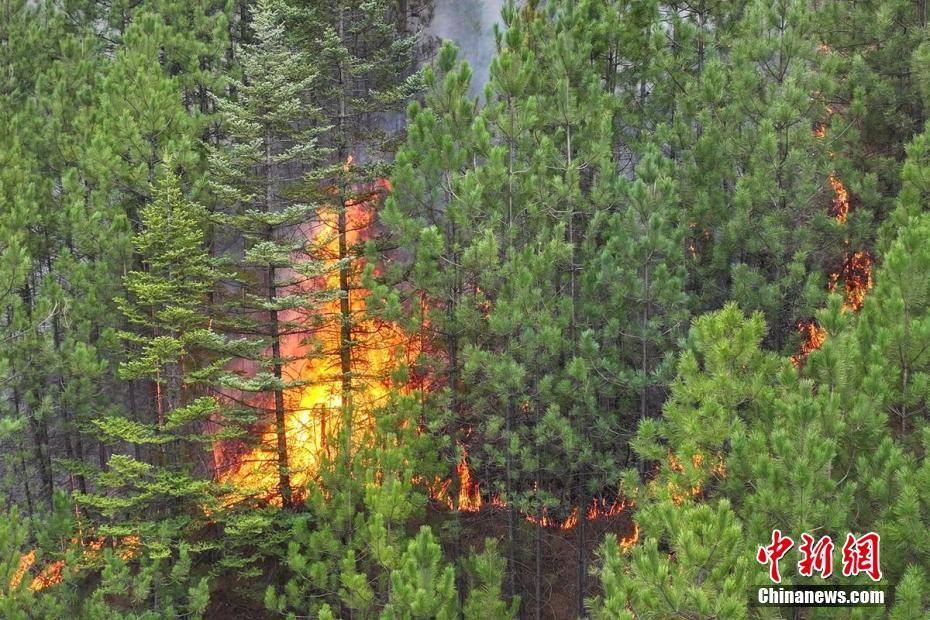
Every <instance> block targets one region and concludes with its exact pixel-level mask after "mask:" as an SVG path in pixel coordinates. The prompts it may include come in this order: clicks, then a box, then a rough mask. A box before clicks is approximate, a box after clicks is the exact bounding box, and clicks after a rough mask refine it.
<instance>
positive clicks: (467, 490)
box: [455, 452, 482, 512]
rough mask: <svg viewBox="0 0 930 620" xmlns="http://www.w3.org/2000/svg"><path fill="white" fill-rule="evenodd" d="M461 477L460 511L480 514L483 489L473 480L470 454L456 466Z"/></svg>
mask: <svg viewBox="0 0 930 620" xmlns="http://www.w3.org/2000/svg"><path fill="white" fill-rule="evenodd" d="M455 471H456V473H458V476H459V497H458V509H459V510H461V511H462V512H478V511H479V510H481V503H482V502H481V489H479V488H478V483H477V482H475V481H474V480H472V477H471V470H469V469H468V453H467V452H466V453H465V455H464V456H462V460H461V461H459V463H458V465H456V466H455Z"/></svg>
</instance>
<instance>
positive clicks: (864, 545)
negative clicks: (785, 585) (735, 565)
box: [756, 530, 882, 583]
mask: <svg viewBox="0 0 930 620" xmlns="http://www.w3.org/2000/svg"><path fill="white" fill-rule="evenodd" d="M880 546H881V537H880V536H879V535H878V534H877V533H875V532H869V533H868V534H863V535H862V536H859V537H858V538H857V537H856V536H854V535H853V534H847V535H846V543H845V544H844V545H843V576H844V577H855V576H856V575H859V574H860V573H864V574H866V575H868V576H869V577H870V578H871V579H872V580H873V581H880V580H881V578H882V570H881V563H880V558H879V547H880ZM792 547H794V541H793V540H792V539H791V538H790V537H788V536H785V535H784V534H782V533H781V530H772V542H771V543H770V544H768V545H766V546H764V547H759V550H758V552H757V553H756V560H757V561H758V562H759V564H762V565H763V566H768V567H769V578H770V579H771V580H772V581H773V582H774V583H781V572H780V570H779V566H778V561H779V560H781V559H782V558H783V557H785V555H786V554H787V553H788V551H790V550H791V548H792ZM834 548H835V546H834V544H833V540H832V539H831V538H830V537H829V536H823V537H821V538H820V539H819V540H817V539H815V538H814V537H813V536H812V535H810V534H808V533H807V532H804V533H803V534H801V544H800V545H799V546H798V551H799V552H800V554H801V559H800V560H799V561H798V574H799V575H801V576H802V577H813V576H814V573H817V574H818V575H819V576H820V577H821V579H826V578H827V577H829V576H830V575H832V574H833V550H834Z"/></svg>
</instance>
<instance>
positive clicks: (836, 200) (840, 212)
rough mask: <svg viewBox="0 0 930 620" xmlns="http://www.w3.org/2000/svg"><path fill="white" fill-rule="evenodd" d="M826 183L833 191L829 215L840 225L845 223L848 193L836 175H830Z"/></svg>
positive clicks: (847, 211)
mask: <svg viewBox="0 0 930 620" xmlns="http://www.w3.org/2000/svg"><path fill="white" fill-rule="evenodd" d="M827 182H828V183H829V184H830V187H831V188H832V189H833V194H834V196H833V201H832V202H831V203H830V210H829V213H830V215H831V216H833V217H834V218H836V221H837V222H839V223H840V224H845V223H846V217H847V216H848V215H849V191H847V189H846V186H845V185H843V182H842V181H840V180H839V179H838V178H837V176H836V174H830V176H829V178H828V179H827Z"/></svg>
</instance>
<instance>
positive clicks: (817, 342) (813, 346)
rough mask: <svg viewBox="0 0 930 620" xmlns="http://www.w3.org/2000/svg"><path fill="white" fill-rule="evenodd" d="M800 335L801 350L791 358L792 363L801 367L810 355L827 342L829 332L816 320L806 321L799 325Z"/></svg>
mask: <svg viewBox="0 0 930 620" xmlns="http://www.w3.org/2000/svg"><path fill="white" fill-rule="evenodd" d="M798 333H799V334H801V338H802V341H801V349H800V350H799V351H798V353H797V354H795V355H792V356H791V363H792V364H794V365H795V367H799V366H800V365H801V363H802V362H803V361H804V360H805V359H806V358H807V356H808V355H810V353H811V351H816V350H817V349H819V348H820V347H822V346H823V343H824V342H826V341H827V330H825V329H824V328H822V327H821V326H820V325H819V324H818V323H817V321H815V320H814V319H805V320H803V321H801V322H800V323H798Z"/></svg>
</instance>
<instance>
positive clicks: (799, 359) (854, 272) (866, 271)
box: [791, 106, 872, 368]
mask: <svg viewBox="0 0 930 620" xmlns="http://www.w3.org/2000/svg"><path fill="white" fill-rule="evenodd" d="M827 113H828V114H831V115H832V114H833V113H834V110H833V108H832V107H830V106H827ZM826 133H827V126H826V124H824V123H821V124H819V125H817V127H816V128H815V129H814V136H816V137H817V138H823V137H824V136H825V135H826ZM832 155H833V153H831V156H832ZM827 183H829V185H830V188H831V189H832V190H833V199H832V200H831V201H830V207H829V209H828V213H829V214H830V216H831V217H833V218H835V219H836V221H837V222H838V223H839V224H845V223H846V220H847V218H848V217H849V209H850V197H849V190H848V189H846V185H845V184H844V183H843V181H841V180H840V178H839V177H837V176H836V173H835V172H831V173H830V176H829V177H827ZM847 243H848V240H847ZM840 280H843V292H844V300H843V310H852V311H854V312H855V311H857V310H859V309H861V308H862V304H863V303H865V295H866V293H867V292H868V290H869V289H870V288H872V255H871V254H869V253H868V252H855V253H847V254H846V257H845V258H844V260H843V266H842V267H841V268H840V270H839V271H836V272H834V273H831V274H830V283H829V285H828V289H829V290H830V292H833V291H834V290H836V286H837V284H838V283H839V281H840ZM797 330H798V333H799V334H801V337H802V341H801V348H800V350H799V351H798V352H797V353H796V354H795V355H792V356H791V363H792V364H794V366H795V367H797V368H800V366H801V364H802V363H803V362H804V360H805V359H806V358H807V356H808V355H810V353H811V351H816V350H817V349H819V348H820V347H822V346H823V343H824V342H826V340H827V330H825V329H824V328H822V327H820V325H819V324H818V323H817V321H815V320H814V319H805V320H803V321H801V322H799V323H798V325H797Z"/></svg>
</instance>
